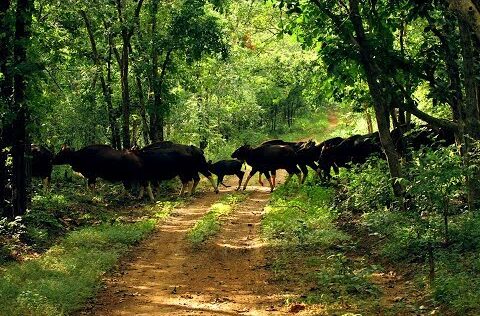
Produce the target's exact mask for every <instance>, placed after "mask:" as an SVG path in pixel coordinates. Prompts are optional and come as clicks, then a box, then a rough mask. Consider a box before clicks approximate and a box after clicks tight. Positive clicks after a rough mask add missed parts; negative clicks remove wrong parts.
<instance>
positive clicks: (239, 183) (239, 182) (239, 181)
mask: <svg viewBox="0 0 480 316" xmlns="http://www.w3.org/2000/svg"><path fill="white" fill-rule="evenodd" d="M241 186H242V179H239V180H238V187H237V188H236V189H235V190H236V191H238V190H240V187H241Z"/></svg>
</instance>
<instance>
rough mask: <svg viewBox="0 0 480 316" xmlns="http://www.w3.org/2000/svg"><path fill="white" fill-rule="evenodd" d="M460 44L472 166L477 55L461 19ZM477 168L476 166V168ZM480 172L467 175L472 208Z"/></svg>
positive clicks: (478, 128)
mask: <svg viewBox="0 0 480 316" xmlns="http://www.w3.org/2000/svg"><path fill="white" fill-rule="evenodd" d="M459 27H460V45H461V47H462V55H463V74H464V87H465V101H464V104H463V105H464V106H463V111H462V112H463V118H464V125H463V126H464V128H465V130H464V133H465V137H464V138H463V139H464V142H465V143H464V147H465V164H466V167H467V168H470V166H471V165H472V161H471V159H470V156H471V155H472V150H474V148H473V147H474V144H473V143H472V142H473V140H474V139H480V122H479V113H478V96H477V80H476V78H475V71H474V65H475V56H474V48H473V44H472V35H471V34H472V32H471V29H470V27H469V26H468V24H467V23H465V22H464V21H462V20H460V21H459ZM474 170H476V168H474ZM479 180H480V172H479V171H474V172H473V174H471V175H469V176H468V177H467V188H468V205H469V208H470V209H471V210H473V209H476V207H477V206H478V204H479V202H480V187H479V185H480V181H479Z"/></svg>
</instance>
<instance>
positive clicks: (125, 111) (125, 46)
mask: <svg viewBox="0 0 480 316" xmlns="http://www.w3.org/2000/svg"><path fill="white" fill-rule="evenodd" d="M116 5H117V13H118V20H119V21H120V24H121V34H122V57H121V58H120V62H119V64H120V81H121V84H122V141H123V148H130V147H131V143H130V90H129V84H128V69H129V63H130V59H129V58H130V54H129V49H130V47H131V45H130V40H131V38H132V35H133V30H134V27H135V26H137V25H138V18H139V15H140V10H141V8H142V5H143V0H139V1H138V2H137V6H136V8H135V13H134V16H133V19H134V23H128V22H127V21H126V20H125V17H124V16H123V14H124V13H123V10H124V0H116Z"/></svg>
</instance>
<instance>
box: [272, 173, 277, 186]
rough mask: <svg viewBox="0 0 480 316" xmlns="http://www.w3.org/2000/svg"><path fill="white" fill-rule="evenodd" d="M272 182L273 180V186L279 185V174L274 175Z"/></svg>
mask: <svg viewBox="0 0 480 316" xmlns="http://www.w3.org/2000/svg"><path fill="white" fill-rule="evenodd" d="M272 182H273V187H276V186H277V176H276V175H274V174H273V175H272Z"/></svg>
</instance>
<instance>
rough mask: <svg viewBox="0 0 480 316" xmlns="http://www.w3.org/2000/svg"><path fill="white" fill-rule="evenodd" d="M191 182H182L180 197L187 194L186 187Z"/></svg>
mask: <svg viewBox="0 0 480 316" xmlns="http://www.w3.org/2000/svg"><path fill="white" fill-rule="evenodd" d="M188 183H189V182H183V181H182V189H181V190H180V193H179V194H178V196H182V195H183V193H184V192H185V187H186V186H187V185H188Z"/></svg>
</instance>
